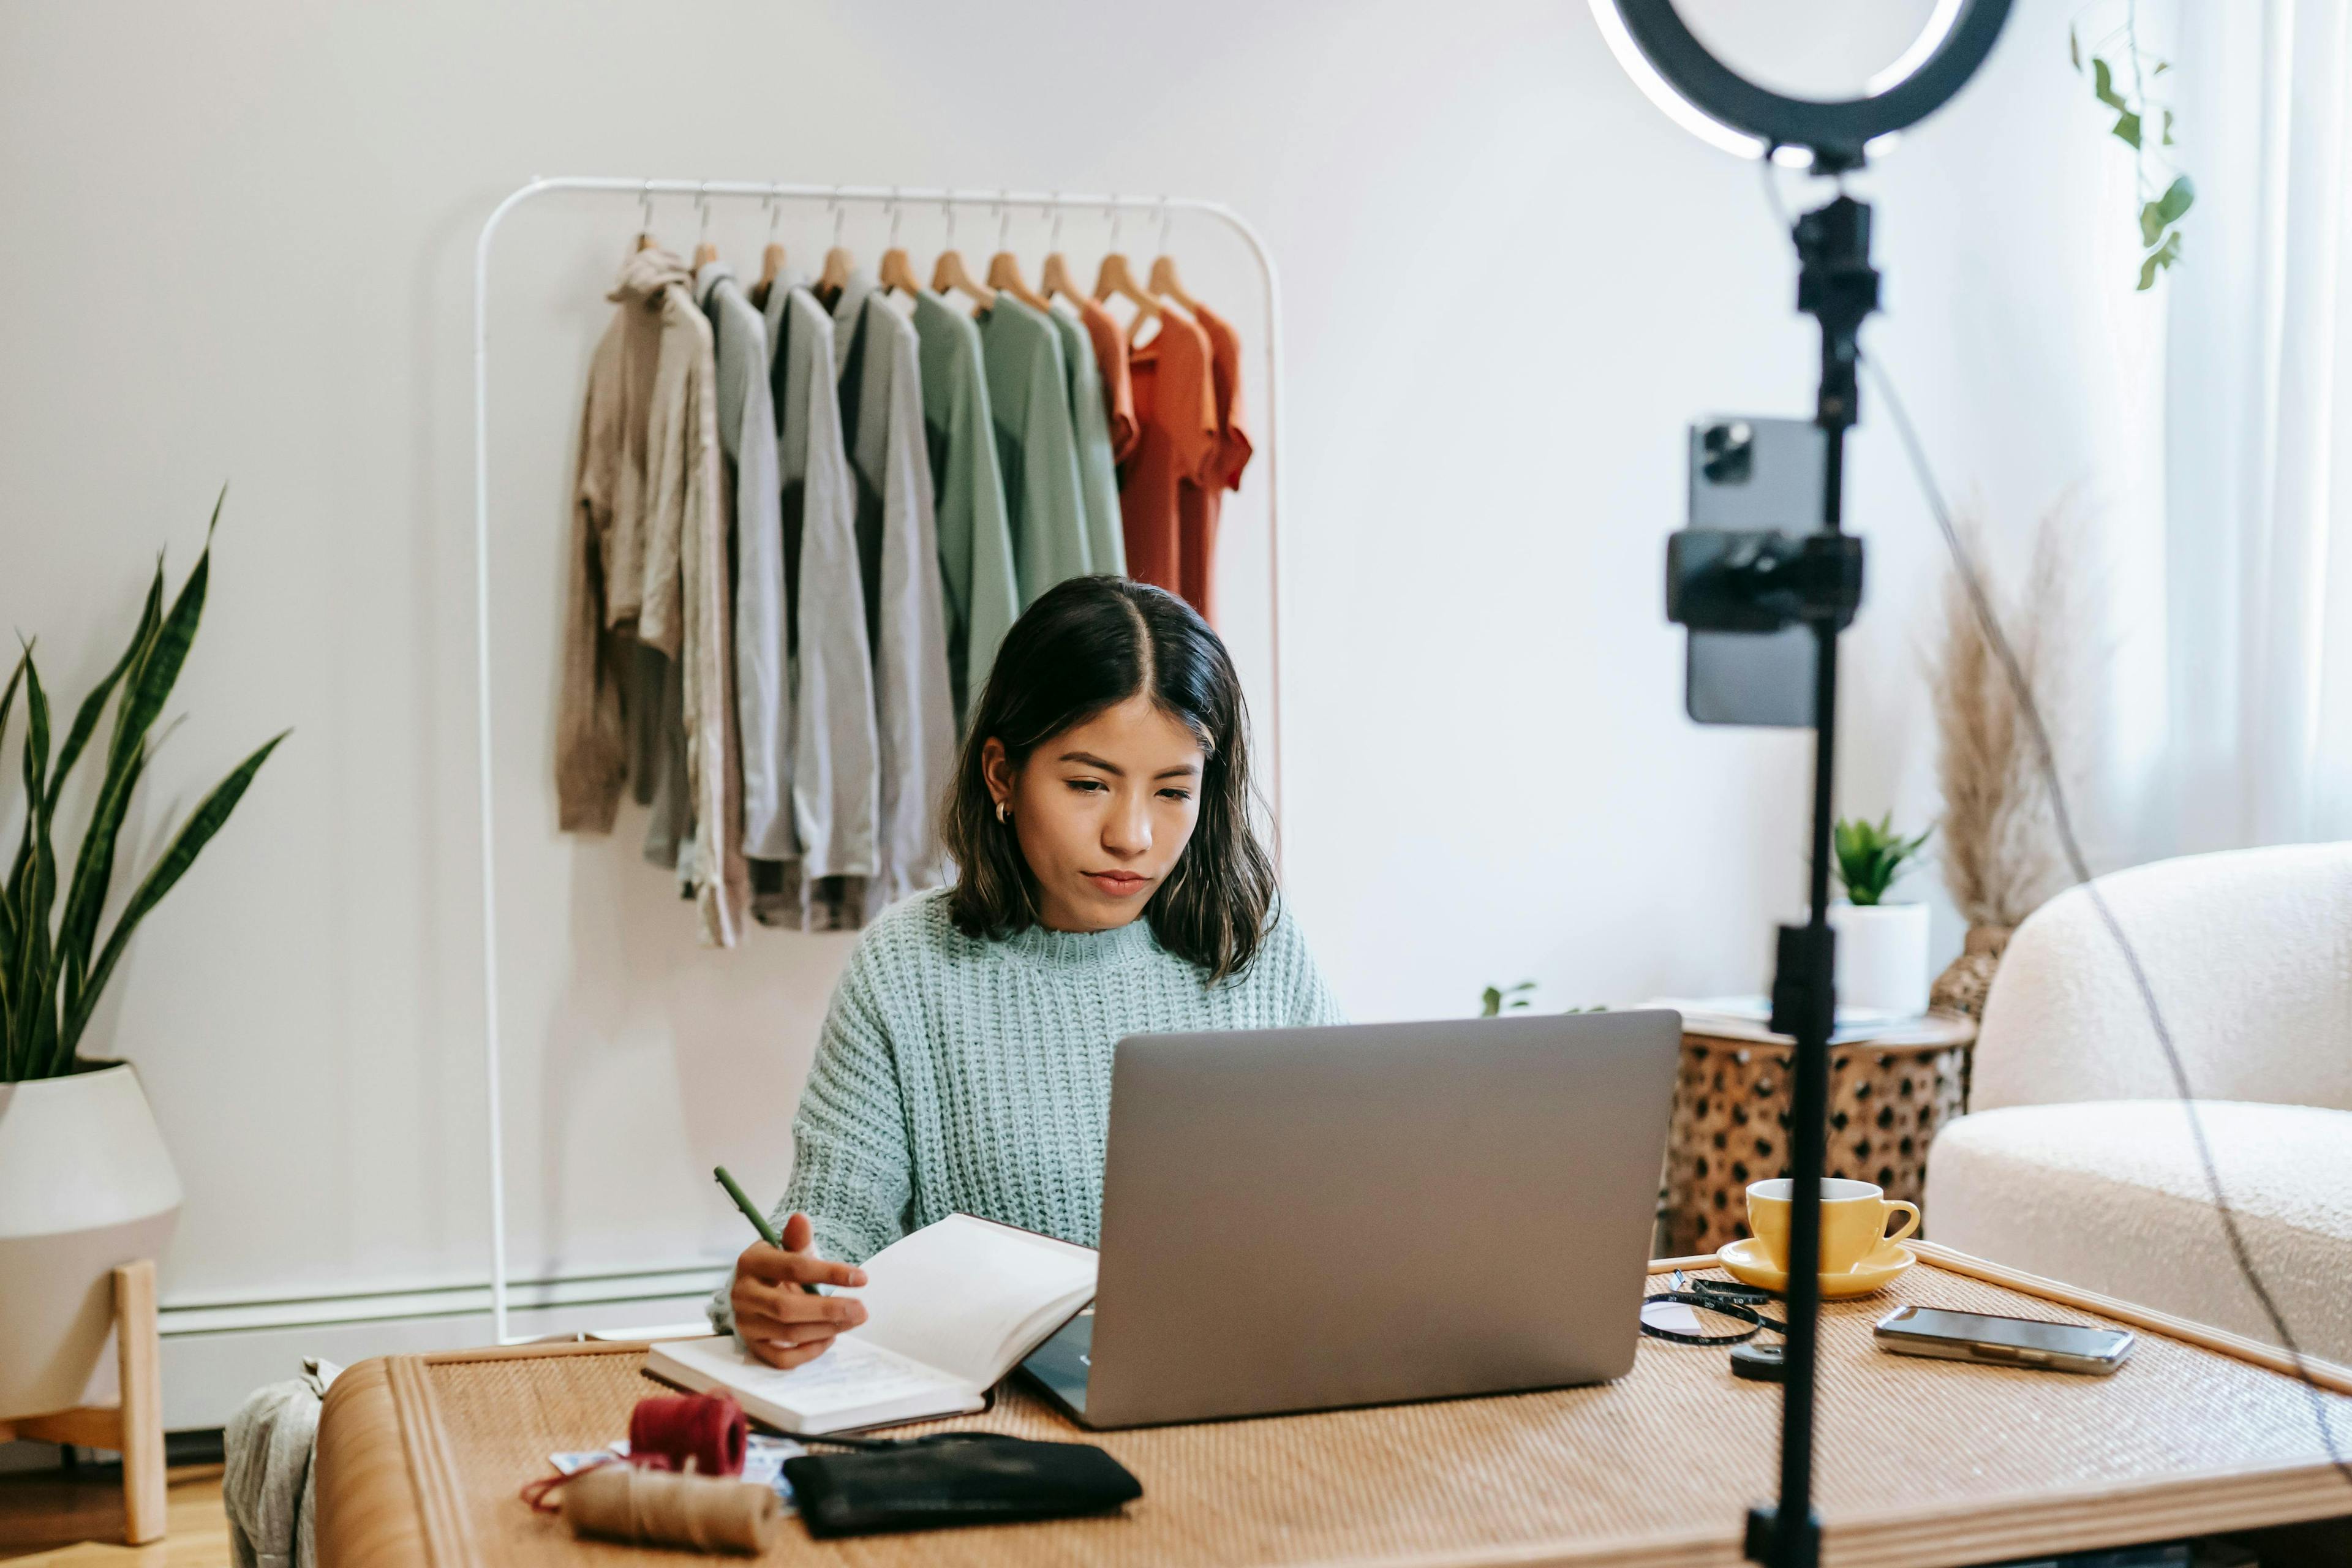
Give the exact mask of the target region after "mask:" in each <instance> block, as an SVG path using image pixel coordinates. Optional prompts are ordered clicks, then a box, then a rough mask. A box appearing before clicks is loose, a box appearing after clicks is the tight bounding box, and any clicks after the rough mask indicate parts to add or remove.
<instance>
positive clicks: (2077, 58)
mask: <svg viewBox="0 0 2352 1568" xmlns="http://www.w3.org/2000/svg"><path fill="white" fill-rule="evenodd" d="M2066 58H2068V59H2070V60H2072V61H2074V69H2075V72H2076V73H2077V74H2078V75H2079V74H2080V73H2081V71H2082V69H2083V40H2082V39H2080V38H2078V37H2075V36H2074V28H2073V27H2068V28H2067V29H2066Z"/></svg>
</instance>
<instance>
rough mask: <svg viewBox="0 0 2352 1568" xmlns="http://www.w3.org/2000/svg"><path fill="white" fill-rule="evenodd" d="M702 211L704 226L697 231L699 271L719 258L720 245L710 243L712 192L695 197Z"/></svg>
mask: <svg viewBox="0 0 2352 1568" xmlns="http://www.w3.org/2000/svg"><path fill="white" fill-rule="evenodd" d="M694 205H696V206H697V207H698V208H700V209H701V211H702V226H701V227H700V228H698V229H697V230H696V231H695V240H694V269H695V270H696V271H697V272H699V271H701V270H702V269H703V268H706V267H708V266H709V265H710V264H711V263H712V262H714V261H716V260H718V259H719V247H717V246H715V245H713V244H711V243H710V193H709V192H708V191H705V192H702V193H701V194H699V195H697V196H696V197H695V198H694Z"/></svg>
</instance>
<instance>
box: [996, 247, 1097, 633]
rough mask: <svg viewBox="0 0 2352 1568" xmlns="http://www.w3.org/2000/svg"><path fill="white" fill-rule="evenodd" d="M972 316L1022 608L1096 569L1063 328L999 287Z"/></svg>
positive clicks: (1041, 312)
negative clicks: (990, 300) (989, 303)
mask: <svg viewBox="0 0 2352 1568" xmlns="http://www.w3.org/2000/svg"><path fill="white" fill-rule="evenodd" d="M977 320H978V322H979V326H980V342H981V348H982V359H983V361H984V363H986V365H987V367H988V405H989V408H990V410H991V412H992V413H993V414H994V415H995V416H996V454H997V460H998V462H999V463H1000V464H1001V465H1002V466H1003V470H1004V506H1005V515H1006V518H1007V520H1008V521H1010V522H1011V523H1012V525H1013V561H1014V563H1016V564H1017V566H1018V569H1019V572H1020V580H1021V607H1022V608H1023V609H1024V610H1025V609H1027V608H1028V607H1029V606H1030V605H1034V604H1035V603H1036V602H1037V596H1038V595H1041V594H1043V593H1044V592H1045V590H1046V589H1048V588H1050V587H1052V586H1053V585H1054V584H1056V583H1059V582H1061V581H1063V580H1064V579H1065V578H1068V577H1083V576H1085V575H1086V574H1087V573H1088V572H1091V571H1092V570H1094V566H1093V563H1092V562H1091V561H1090V560H1089V558H1088V554H1087V514H1086V505H1085V503H1084V502H1083V501H1082V500H1080V499H1079V489H1078V440H1077V434H1076V431H1075V430H1074V429H1073V428H1072V427H1071V423H1070V379H1069V372H1068V371H1067V370H1066V369H1065V368H1064V367H1063V360H1062V335H1061V334H1060V333H1059V332H1057V331H1055V330H1054V323H1053V322H1051V321H1048V320H1046V319H1045V313H1044V312H1043V311H1039V310H1032V309H1030V308H1029V307H1028V306H1026V305H1024V304H1023V303H1022V302H1021V301H1020V300H1015V299H1013V297H1012V296H1011V295H1009V294H999V295H998V296H997V297H996V303H995V304H993V305H992V306H990V307H989V308H988V309H987V310H984V311H982V313H981V314H980V316H979V317H978V318H977Z"/></svg>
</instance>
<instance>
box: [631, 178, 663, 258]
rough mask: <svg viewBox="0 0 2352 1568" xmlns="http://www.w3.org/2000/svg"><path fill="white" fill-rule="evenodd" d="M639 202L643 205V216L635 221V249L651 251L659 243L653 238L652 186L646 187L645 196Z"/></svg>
mask: <svg viewBox="0 0 2352 1568" xmlns="http://www.w3.org/2000/svg"><path fill="white" fill-rule="evenodd" d="M641 202H642V205H643V216H640V217H639V218H638V219H637V248H638V249H639V250H651V249H652V248H653V247H655V246H656V245H657V244H659V243H660V241H658V240H656V239H655V238H654V188H653V186H651V185H647V186H646V194H645V195H644V196H643V197H642V198H641Z"/></svg>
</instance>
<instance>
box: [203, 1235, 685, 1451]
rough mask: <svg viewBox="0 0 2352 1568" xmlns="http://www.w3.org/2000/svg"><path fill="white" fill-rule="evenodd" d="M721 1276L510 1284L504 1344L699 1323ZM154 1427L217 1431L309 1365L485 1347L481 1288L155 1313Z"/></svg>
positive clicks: (677, 1273)
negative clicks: (159, 1366)
mask: <svg viewBox="0 0 2352 1568" xmlns="http://www.w3.org/2000/svg"><path fill="white" fill-rule="evenodd" d="M724 1273H725V1268H724V1266H723V1265H722V1266H702V1267H697V1268H667V1269H656V1270H648V1271H645V1272H641V1273H632V1274H604V1275H582V1276H574V1277H570V1278H565V1279H533V1280H521V1281H517V1282H515V1283H513V1284H512V1285H510V1286H509V1289H508V1296H507V1302H508V1310H507V1331H508V1333H509V1336H517V1335H520V1336H537V1335H541V1334H554V1333H576V1332H583V1331H588V1332H595V1331H614V1330H622V1331H625V1330H629V1329H636V1328H652V1327H656V1326H663V1325H673V1324H677V1323H681V1322H687V1321H693V1320H695V1319H698V1318H699V1317H701V1315H702V1307H703V1303H704V1302H705V1301H707V1300H709V1296H710V1292H711V1290H712V1289H714V1288H716V1286H717V1285H718V1283H719V1279H721V1278H722V1276H723V1275H724ZM161 1317H162V1320H163V1323H162V1329H163V1425H164V1426H165V1427H166V1428H167V1429H169V1430H171V1431H174V1432H180V1431H188V1430H192V1429H194V1428H199V1427H207V1426H226V1425H227V1423H228V1418H229V1417H230V1416H231V1415H235V1414H236V1408H237V1406H238V1405H242V1404H244V1403H245V1399H246V1396H247V1394H251V1393H252V1392H253V1391H254V1390H255V1389H257V1388H258V1387H260V1386H262V1385H263V1384H269V1383H278V1382H281V1381H283V1380H284V1379H287V1378H289V1377H299V1376H300V1375H301V1373H302V1362H303V1358H305V1357H306V1356H316V1357H319V1358H320V1359H323V1360H326V1361H331V1362H338V1363H341V1364H343V1365H345V1366H348V1365H350V1364H351V1363H353V1362H356V1361H364V1360H366V1359H367V1358H368V1357H370V1356H378V1355H394V1354H403V1353H414V1352H424V1351H438V1350H458V1349H463V1348H465V1347H467V1346H469V1345H483V1344H488V1343H489V1342H490V1339H491V1330H490V1290H489V1287H488V1285H476V1286H457V1287H451V1288H447V1289H421V1290H387V1291H379V1292H373V1293H368V1294H352V1295H337V1296H317V1297H309V1298H299V1299H286V1300H253V1301H225V1302H188V1303H181V1304H176V1305H172V1306H167V1307H165V1308H163V1310H162V1313H161Z"/></svg>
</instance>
